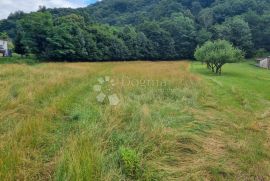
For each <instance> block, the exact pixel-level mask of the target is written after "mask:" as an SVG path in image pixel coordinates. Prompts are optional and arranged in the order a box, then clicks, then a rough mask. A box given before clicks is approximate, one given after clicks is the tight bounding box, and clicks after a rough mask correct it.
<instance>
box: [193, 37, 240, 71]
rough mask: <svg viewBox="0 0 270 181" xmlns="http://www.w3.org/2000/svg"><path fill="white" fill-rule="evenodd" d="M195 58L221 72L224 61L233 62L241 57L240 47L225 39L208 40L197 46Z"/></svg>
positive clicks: (211, 68)
mask: <svg viewBox="0 0 270 181" xmlns="http://www.w3.org/2000/svg"><path fill="white" fill-rule="evenodd" d="M194 56H195V58H196V59H197V60H199V61H202V62H203V63H206V64H207V68H209V69H210V70H212V72H214V73H216V74H219V75H220V74H221V69H222V66H223V65H225V64H226V63H234V62H238V61H240V60H241V59H243V57H244V55H243V52H242V51H241V50H240V49H237V48H235V47H234V46H233V45H232V44H231V43H230V42H228V41H226V40H216V41H213V42H212V41H208V42H206V43H205V44H204V45H202V46H201V47H197V49H196V51H195V55H194Z"/></svg>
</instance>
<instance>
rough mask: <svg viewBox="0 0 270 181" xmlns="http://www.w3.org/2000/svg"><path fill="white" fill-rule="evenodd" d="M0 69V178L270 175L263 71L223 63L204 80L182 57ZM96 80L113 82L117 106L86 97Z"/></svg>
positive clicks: (199, 69) (2, 66) (266, 76)
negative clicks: (106, 78) (177, 59)
mask: <svg viewBox="0 0 270 181" xmlns="http://www.w3.org/2000/svg"><path fill="white" fill-rule="evenodd" d="M0 69H1V72H0V85H1V87H2V88H1V91H0V122H1V124H0V180H95V181H96V180H201V178H204V179H205V180H249V179H251V180H269V179H270V175H269V169H270V155H269V153H270V144H269V134H270V127H269V125H270V124H269V121H270V120H269V116H270V110H269V105H270V96H269V91H270V84H269V83H268V82H269V80H270V76H269V72H268V71H267V70H263V69H259V68H256V67H255V66H252V65H249V64H248V63H239V64H226V65H224V68H223V75H222V76H214V75H213V74H211V73H209V72H208V71H207V70H206V69H205V67H204V66H203V65H201V64H200V63H191V62H185V61H183V62H155V63H154V62H128V63H120V62H118V63H109V62H108V63H41V64H28V65H27V64H14V63H12V64H0ZM104 76H109V77H110V78H111V79H114V80H115V81H116V80H120V81H118V84H116V86H115V88H114V89H113V91H114V92H115V93H116V94H117V95H118V96H119V98H120V103H119V104H118V105H117V106H110V104H108V102H104V103H102V104H101V103H99V102H98V101H97V100H96V96H97V95H96V92H95V91H94V90H93V86H94V85H95V84H97V83H98V79H99V78H100V77H104ZM123 77H124V78H125V81H122V79H123ZM148 80H151V81H155V82H156V81H159V82H160V81H162V82H163V83H162V84H147V82H148ZM130 82H132V83H130ZM116 83H117V81H116Z"/></svg>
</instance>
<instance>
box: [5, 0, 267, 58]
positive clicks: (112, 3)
mask: <svg viewBox="0 0 270 181" xmlns="http://www.w3.org/2000/svg"><path fill="white" fill-rule="evenodd" d="M269 14H270V2H269V1H268V0H260V1H257V0H226V1H224V0H191V1H187V0H158V1H157V0H147V1H146V0H103V1H101V2H98V3H95V4H93V5H89V6H88V7H85V8H79V9H46V7H41V8H40V10H39V11H38V12H34V13H30V14H25V13H23V12H16V13H13V14H11V15H10V16H9V17H8V19H6V20H2V21H0V32H7V33H8V35H9V36H10V38H12V40H13V41H14V44H15V45H16V49H15V50H16V52H17V53H20V54H28V53H34V54H36V55H38V56H39V58H44V59H46V60H54V61H55V60H58V61H107V60H138V59H141V60H172V59H183V58H193V53H194V50H195V49H196V47H197V45H202V44H203V43H205V42H206V41H208V40H217V39H224V40H227V41H230V42H231V43H233V45H234V46H236V47H237V48H239V49H241V50H242V51H244V52H245V54H246V56H247V57H251V56H253V55H255V54H256V52H257V51H259V52H265V51H270V46H269V42H270V30H269V28H268V27H270V16H269Z"/></svg>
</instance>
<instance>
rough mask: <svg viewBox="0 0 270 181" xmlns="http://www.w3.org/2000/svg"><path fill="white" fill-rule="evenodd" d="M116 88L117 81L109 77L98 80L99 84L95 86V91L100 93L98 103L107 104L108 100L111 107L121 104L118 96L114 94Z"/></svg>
mask: <svg viewBox="0 0 270 181" xmlns="http://www.w3.org/2000/svg"><path fill="white" fill-rule="evenodd" d="M114 87H115V81H114V80H113V79H111V78H110V77H109V76H105V77H100V78H99V79H98V84H96V85H94V91H95V92H97V93H98V95H97V97H96V98H97V101H98V102H100V103H105V102H106V100H108V101H109V104H110V105H111V106H116V105H118V104H119V102H120V99H119V98H118V96H117V94H116V93H114V92H113V88H114Z"/></svg>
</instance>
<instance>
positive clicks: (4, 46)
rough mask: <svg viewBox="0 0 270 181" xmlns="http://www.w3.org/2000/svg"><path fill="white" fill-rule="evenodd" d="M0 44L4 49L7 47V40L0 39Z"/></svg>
mask: <svg viewBox="0 0 270 181" xmlns="http://www.w3.org/2000/svg"><path fill="white" fill-rule="evenodd" d="M0 45H2V46H3V48H4V49H5V50H7V49H8V42H7V41H3V40H0Z"/></svg>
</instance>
